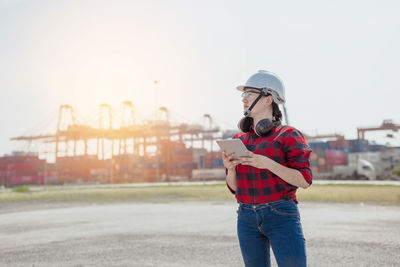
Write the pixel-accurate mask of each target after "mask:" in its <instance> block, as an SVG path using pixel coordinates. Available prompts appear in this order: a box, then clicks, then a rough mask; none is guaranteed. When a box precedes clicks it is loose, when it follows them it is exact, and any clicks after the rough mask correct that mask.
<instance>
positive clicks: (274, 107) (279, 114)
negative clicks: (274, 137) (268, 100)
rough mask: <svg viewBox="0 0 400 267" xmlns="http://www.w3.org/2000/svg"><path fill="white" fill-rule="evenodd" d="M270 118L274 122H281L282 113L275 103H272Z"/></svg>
mask: <svg viewBox="0 0 400 267" xmlns="http://www.w3.org/2000/svg"><path fill="white" fill-rule="evenodd" d="M272 117H274V118H275V120H276V121H280V120H282V112H281V110H280V109H279V106H278V104H277V103H275V101H273V102H272Z"/></svg>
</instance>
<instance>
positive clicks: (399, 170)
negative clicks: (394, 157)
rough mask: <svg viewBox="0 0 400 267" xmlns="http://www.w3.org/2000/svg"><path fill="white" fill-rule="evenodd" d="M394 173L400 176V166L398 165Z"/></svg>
mask: <svg viewBox="0 0 400 267" xmlns="http://www.w3.org/2000/svg"><path fill="white" fill-rule="evenodd" d="M392 174H393V175H396V176H398V177H400V166H397V167H396V168H394V169H393V170H392Z"/></svg>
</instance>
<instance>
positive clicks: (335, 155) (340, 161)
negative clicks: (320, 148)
mask: <svg viewBox="0 0 400 267" xmlns="http://www.w3.org/2000/svg"><path fill="white" fill-rule="evenodd" d="M325 160H326V165H328V166H334V165H347V163H348V154H346V153H345V152H344V151H342V150H333V149H328V150H325Z"/></svg>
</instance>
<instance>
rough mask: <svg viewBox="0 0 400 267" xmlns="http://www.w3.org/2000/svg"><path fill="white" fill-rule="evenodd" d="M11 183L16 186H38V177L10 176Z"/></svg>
mask: <svg viewBox="0 0 400 267" xmlns="http://www.w3.org/2000/svg"><path fill="white" fill-rule="evenodd" d="M10 180H11V183H12V184H14V185H16V184H38V183H39V180H38V176H37V175H21V176H17V175H16V176H12V177H11V179H10Z"/></svg>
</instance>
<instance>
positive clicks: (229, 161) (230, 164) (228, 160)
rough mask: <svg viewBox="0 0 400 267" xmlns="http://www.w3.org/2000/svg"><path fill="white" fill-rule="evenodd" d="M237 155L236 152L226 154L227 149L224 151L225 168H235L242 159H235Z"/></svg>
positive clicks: (229, 169)
mask: <svg viewBox="0 0 400 267" xmlns="http://www.w3.org/2000/svg"><path fill="white" fill-rule="evenodd" d="M234 156H235V153H232V154H230V155H226V152H225V151H222V161H223V163H224V166H225V168H227V169H228V171H232V170H235V167H236V165H238V164H239V163H240V161H241V160H240V159H233V158H234Z"/></svg>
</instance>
